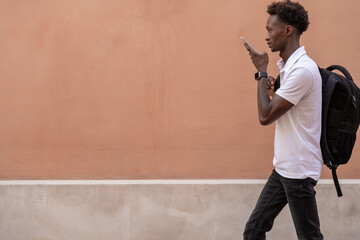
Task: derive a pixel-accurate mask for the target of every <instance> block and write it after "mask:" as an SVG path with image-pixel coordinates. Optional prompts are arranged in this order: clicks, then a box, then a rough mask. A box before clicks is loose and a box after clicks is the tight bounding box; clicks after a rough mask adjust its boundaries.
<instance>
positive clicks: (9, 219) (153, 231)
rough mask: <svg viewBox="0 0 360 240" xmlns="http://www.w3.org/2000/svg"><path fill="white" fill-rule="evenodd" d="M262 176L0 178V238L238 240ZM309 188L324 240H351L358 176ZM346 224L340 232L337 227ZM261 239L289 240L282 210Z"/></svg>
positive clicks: (357, 217)
mask: <svg viewBox="0 0 360 240" xmlns="http://www.w3.org/2000/svg"><path fill="white" fill-rule="evenodd" d="M264 182H265V181H264V180H260V181H259V180H166V181H164V180H129V181H128V182H126V181H117V180H104V181H87V180H84V181H0V213H1V214H0V239H1V240H33V239H36V240H60V239H61V240H63V239H64V240H65V239H66V240H69V239H76V240H80V239H84V240H85V239H86V240H93V239H94V240H95V239H96V240H99V239H101V240H112V239H114V240H115V239H116V240H190V239H194V240H195V239H196V240H202V239H203V240H235V239H242V237H241V236H242V231H243V228H244V224H245V222H246V220H247V218H248V216H249V214H250V213H251V211H252V209H253V207H254V205H255V202H256V200H257V197H258V195H259V193H260V191H261V189H262V186H263V183H264ZM341 187H342V190H343V193H344V196H343V197H342V198H338V197H337V195H336V191H335V188H334V186H333V184H332V181H327V180H326V181H325V180H322V181H320V182H319V184H318V185H317V187H316V191H317V200H318V208H319V215H320V220H321V229H322V232H323V234H324V237H325V239H327V240H358V239H359V236H360V228H359V227H358V223H359V222H360V204H359V201H358V199H360V184H359V180H346V181H344V180H342V181H341ZM345 229H346V231H345ZM267 237H268V238H267V239H270V240H271V239H274V240H275V239H276V240H279V239H289V240H291V239H296V235H295V230H294V227H293V224H292V220H291V217H290V213H289V210H288V208H285V209H284V210H283V212H282V213H281V214H280V215H279V216H278V218H277V219H276V221H275V224H274V228H273V230H272V231H271V232H270V233H268V235H267Z"/></svg>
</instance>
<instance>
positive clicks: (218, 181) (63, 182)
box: [0, 179, 360, 186]
mask: <svg viewBox="0 0 360 240" xmlns="http://www.w3.org/2000/svg"><path fill="white" fill-rule="evenodd" d="M339 181H340V184H360V179H340V180H339ZM265 182H266V180H265V179H216V180H200V179H194V180H149V179H146V180H0V185H3V186H6V185H169V184H184V185H189V184H192V185H199V184H210V185H221V184H265ZM318 184H333V180H332V179H320V180H319V182H318Z"/></svg>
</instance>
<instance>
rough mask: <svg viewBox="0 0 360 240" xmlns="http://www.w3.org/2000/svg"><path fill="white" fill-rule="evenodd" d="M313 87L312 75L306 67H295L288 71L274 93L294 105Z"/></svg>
mask: <svg viewBox="0 0 360 240" xmlns="http://www.w3.org/2000/svg"><path fill="white" fill-rule="evenodd" d="M312 87H313V76H312V74H311V72H310V71H309V70H308V69H306V68H297V69H294V70H293V71H292V72H291V73H289V75H288V77H287V78H286V79H284V81H283V82H282V83H281V86H280V88H279V89H278V90H277V91H276V94H277V95H279V96H280V97H282V98H284V99H286V100H287V101H289V102H291V103H292V104H294V105H296V104H297V103H298V102H299V101H300V99H301V98H303V97H304V96H306V95H307V94H308V92H309V91H310V90H311V89H312Z"/></svg>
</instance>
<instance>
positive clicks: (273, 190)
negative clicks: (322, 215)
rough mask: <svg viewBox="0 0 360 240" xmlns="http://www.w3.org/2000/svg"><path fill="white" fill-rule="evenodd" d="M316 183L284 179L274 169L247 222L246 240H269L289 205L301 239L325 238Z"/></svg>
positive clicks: (307, 179) (315, 239) (314, 239)
mask: <svg viewBox="0 0 360 240" xmlns="http://www.w3.org/2000/svg"><path fill="white" fill-rule="evenodd" d="M316 183H317V182H316V181H315V180H314V179H312V178H306V179H289V178H284V177H282V176H280V175H279V174H278V173H277V172H276V171H275V170H273V172H272V173H271V175H270V177H269V179H268V181H267V183H266V184H265V186H264V188H263V190H262V192H261V194H260V197H259V199H258V202H257V203H256V206H255V208H254V210H253V212H252V214H251V215H250V218H249V220H248V222H247V223H246V226H245V231H244V240H262V239H266V237H265V233H266V232H268V231H270V230H271V228H272V226H273V223H274V219H275V218H276V216H277V215H278V214H279V213H280V212H281V210H282V209H283V208H284V207H285V206H286V204H289V208H290V212H291V216H292V219H293V222H294V225H295V229H296V234H297V236H298V239H299V240H321V239H323V236H322V234H321V232H320V221H319V216H318V211H317V205H316V199H315V194H316V192H315V190H314V186H315V185H316Z"/></svg>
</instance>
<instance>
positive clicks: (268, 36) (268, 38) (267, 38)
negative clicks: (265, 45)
mask: <svg viewBox="0 0 360 240" xmlns="http://www.w3.org/2000/svg"><path fill="white" fill-rule="evenodd" d="M265 41H266V42H268V41H270V35H269V33H267V34H266V37H265Z"/></svg>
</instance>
